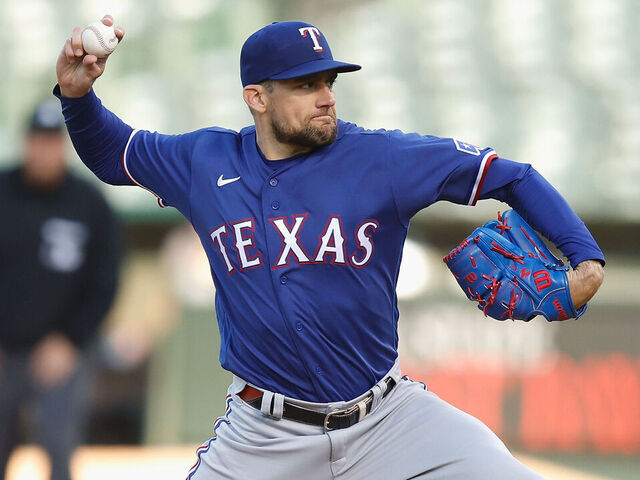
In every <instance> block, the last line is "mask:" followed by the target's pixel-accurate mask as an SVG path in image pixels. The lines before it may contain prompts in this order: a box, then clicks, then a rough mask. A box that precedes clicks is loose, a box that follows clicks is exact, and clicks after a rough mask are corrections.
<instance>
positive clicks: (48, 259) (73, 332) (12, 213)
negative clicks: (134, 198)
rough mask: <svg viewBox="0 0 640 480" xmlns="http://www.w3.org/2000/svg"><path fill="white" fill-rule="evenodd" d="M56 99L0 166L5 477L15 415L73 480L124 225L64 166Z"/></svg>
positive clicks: (58, 471)
mask: <svg viewBox="0 0 640 480" xmlns="http://www.w3.org/2000/svg"><path fill="white" fill-rule="evenodd" d="M65 152H66V132H65V131H64V120H63V118H62V115H61V113H60V106H59V105H57V103H56V102H45V103H42V104H40V105H38V106H37V107H36V109H35V110H34V112H33V115H32V116H31V119H30V121H29V124H28V128H27V132H26V136H25V144H24V155H23V159H22V161H21V163H20V165H19V166H18V167H16V168H14V169H11V170H9V171H6V172H0V218H2V229H1V230H0V292H2V294H1V300H0V478H2V477H4V476H5V475H6V467H7V463H8V459H9V455H10V454H11V451H12V450H13V448H14V447H15V446H16V444H17V442H18V438H19V436H18V432H19V430H20V429H19V422H18V420H19V418H21V417H20V415H19V413H20V412H21V411H22V409H23V407H31V408H32V410H30V412H31V414H30V415H29V417H28V418H30V419H33V422H30V423H31V424H30V425H29V427H30V428H29V429H28V430H29V431H32V432H33V433H34V435H35V440H36V441H37V442H38V443H39V444H40V445H42V446H43V447H44V448H45V449H46V450H47V452H48V453H49V456H50V459H51V466H52V471H51V478H52V480H68V479H70V478H71V474H70V469H69V460H70V457H71V454H72V453H73V450H74V449H75V448H76V446H78V445H79V443H80V442H82V437H83V431H84V424H85V420H86V413H87V407H88V401H89V394H90V391H91V388H90V387H91V376H92V375H91V374H92V368H91V364H92V362H91V360H90V357H91V354H90V353H91V351H92V350H93V349H92V348H91V347H92V345H93V344H94V341H95V339H96V336H97V332H98V328H99V326H100V323H101V321H102V319H103V318H104V317H105V314H106V313H107V311H108V310H109V308H110V306H111V303H112V301H113V297H114V293H115V290H116V283H117V277H118V264H119V257H120V237H119V229H118V225H117V224H116V221H115V218H114V216H113V214H112V212H111V211H110V210H109V208H108V206H107V204H106V202H105V200H104V199H103V197H102V196H101V195H100V194H99V193H98V191H97V190H96V189H94V188H93V187H92V186H90V185H89V184H88V183H86V182H85V181H83V180H80V179H79V178H77V177H75V176H74V175H72V174H71V173H70V172H69V171H68V169H67V166H66V161H65Z"/></svg>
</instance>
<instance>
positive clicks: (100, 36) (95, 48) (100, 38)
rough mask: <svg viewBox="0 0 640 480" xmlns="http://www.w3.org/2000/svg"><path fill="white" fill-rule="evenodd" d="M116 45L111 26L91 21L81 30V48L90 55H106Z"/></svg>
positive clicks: (114, 34) (114, 33)
mask: <svg viewBox="0 0 640 480" xmlns="http://www.w3.org/2000/svg"><path fill="white" fill-rule="evenodd" d="M117 46H118V37H116V32H115V30H114V29H113V26H111V27H109V26H107V25H105V24H104V23H102V22H93V23H91V24H89V25H87V27H86V28H85V29H84V30H83V31H82V48H84V51H85V52H87V53H88V54H90V55H95V56H96V57H99V58H100V57H106V56H107V55H109V54H110V53H111V52H113V51H114V50H115V49H116V47H117Z"/></svg>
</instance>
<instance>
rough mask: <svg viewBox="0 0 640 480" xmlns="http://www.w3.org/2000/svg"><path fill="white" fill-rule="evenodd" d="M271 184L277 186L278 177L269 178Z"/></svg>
mask: <svg viewBox="0 0 640 480" xmlns="http://www.w3.org/2000/svg"><path fill="white" fill-rule="evenodd" d="M269 185H271V186H272V187H276V186H277V185H278V179H277V178H272V179H271V180H269Z"/></svg>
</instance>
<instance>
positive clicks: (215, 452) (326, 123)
mask: <svg viewBox="0 0 640 480" xmlns="http://www.w3.org/2000/svg"><path fill="white" fill-rule="evenodd" d="M103 22H104V23H105V24H107V25H112V22H113V20H112V18H111V17H109V16H106V17H105V18H104V19H103ZM80 33H81V29H79V28H76V29H74V31H73V35H72V37H71V38H69V39H68V40H67V41H66V43H65V46H64V49H63V51H62V52H61V54H60V56H59V58H58V63H57V75H58V85H57V86H56V87H55V90H54V94H55V95H56V96H57V97H59V98H60V100H61V102H62V109H63V113H64V115H65V118H66V122H67V128H68V130H69V133H70V135H71V138H72V140H73V143H74V146H75V148H76V150H77V152H78V154H79V155H80V157H81V159H82V160H83V161H84V163H85V164H86V165H87V166H88V167H89V168H90V169H91V170H92V171H93V172H94V173H95V174H96V175H97V176H98V177H99V178H100V179H102V180H103V181H105V182H107V183H110V184H115V185H138V186H140V187H142V188H145V189H147V190H149V191H150V192H152V193H153V194H155V195H156V196H157V197H158V202H159V203H160V205H161V206H173V207H174V208H177V209H178V210H179V211H180V212H181V213H182V214H183V215H184V216H185V217H186V218H187V219H188V220H189V221H190V222H191V224H192V225H193V227H194V229H195V231H196V232H197V233H198V235H199V237H200V240H201V242H202V245H203V247H204V249H205V251H206V253H207V256H208V260H209V263H210V266H211V273H212V277H213V281H214V283H215V285H216V301H215V309H216V315H217V319H218V324H219V329H220V335H221V339H222V341H221V348H220V362H221V364H222V365H223V367H224V368H226V369H227V370H229V371H231V372H233V374H234V380H233V383H232V385H231V386H230V387H229V392H228V393H229V395H228V396H227V398H226V412H225V414H224V416H222V417H220V418H218V419H217V420H216V421H215V423H214V425H213V430H214V435H213V437H212V438H211V439H210V440H208V441H206V442H205V443H204V444H203V445H202V446H201V447H200V448H199V449H198V451H197V461H196V463H195V465H194V466H193V468H192V469H191V471H190V472H189V473H188V478H189V479H197V480H204V479H214V478H215V479H218V478H226V479H245V478H262V479H267V478H268V479H298V478H305V479H313V480H315V479H317V480H325V479H332V478H336V479H408V478H433V479H435V478H459V479H501V478H504V479H529V478H540V477H539V475H537V474H535V473H534V472H532V471H531V470H529V469H528V468H527V467H525V466H524V465H522V464H521V463H519V462H518V461H517V460H516V459H515V458H514V457H513V456H512V455H511V454H510V453H509V451H508V450H507V449H506V447H505V446H504V444H503V443H502V442H501V441H500V440H499V439H498V438H497V437H496V436H495V435H494V434H493V433H492V432H491V431H490V430H489V429H488V428H487V427H486V426H484V425H483V424H482V423H481V422H480V421H478V420H477V419H475V418H473V417H471V416H469V415H467V414H466V413H463V412H461V411H460V410H457V409H456V408H454V407H452V406H451V405H449V404H447V403H445V402H444V401H442V400H440V399H439V398H438V397H437V396H436V395H435V394H434V393H432V392H430V391H428V390H427V389H426V387H425V386H424V385H423V384H421V383H414V382H413V381H411V380H409V379H407V378H403V377H402V376H401V373H400V369H399V367H398V359H397V346H398V334H397V328H396V327H397V321H398V308H397V301H396V295H395V285H396V281H397V277H398V268H399V265H400V259H401V255H402V247H403V242H404V240H405V237H406V235H407V227H408V225H409V221H410V220H411V217H412V216H413V215H414V214H415V213H416V212H418V211H419V210H421V209H423V208H425V207H427V206H428V205H430V204H432V203H434V202H436V201H439V200H447V201H450V202H455V203H459V204H467V205H473V204H475V203H476V202H477V201H478V200H479V199H484V198H496V199H499V200H502V201H505V202H508V203H509V204H510V205H511V206H513V208H514V209H516V210H517V211H518V212H519V213H520V214H521V215H522V217H523V218H524V219H525V220H527V221H528V222H530V223H531V225H533V227H534V228H536V229H537V230H538V231H540V232H541V233H542V234H544V235H545V236H547V237H548V238H549V239H550V240H551V241H553V242H554V243H555V244H556V245H557V246H558V247H559V248H560V249H561V250H562V252H563V253H564V254H565V255H566V256H567V257H568V258H569V260H570V262H571V265H573V266H574V269H573V270H571V271H569V272H568V273H567V274H566V275H565V278H568V280H569V286H570V290H571V292H570V293H571V297H572V299H573V303H574V306H575V307H582V306H583V305H584V304H585V303H586V302H587V300H588V299H589V298H591V296H592V295H593V294H594V293H595V292H596V290H597V289H598V287H599V285H600V283H601V281H602V277H603V268H602V265H603V264H604V257H603V255H602V252H601V251H600V249H599V248H598V246H597V244H596V242H595V241H594V239H593V238H592V236H591V234H590V233H589V231H588V230H587V229H586V227H585V226H584V224H583V223H582V222H581V221H580V219H579V218H578V217H577V216H576V215H575V214H574V213H573V211H572V210H571V208H570V207H569V206H568V204H567V203H566V202H565V201H564V200H563V198H562V197H561V196H560V195H559V194H558V192H557V191H555V190H554V189H553V187H551V186H550V185H549V184H548V183H547V182H546V181H545V180H544V179H543V178H542V177H541V176H540V175H539V174H538V173H537V172H536V171H535V170H534V169H533V168H532V167H531V166H530V165H524V164H520V163H515V162H512V161H509V160H505V159H502V158H499V157H498V156H497V155H496V153H495V152H494V151H493V150H491V149H479V148H477V147H475V146H473V145H469V144H467V143H463V142H460V141H456V140H453V139H446V138H437V137H432V136H421V135H417V134H405V133H402V132H400V131H386V130H375V131H372V130H366V129H364V128H361V127H359V126H357V125H354V124H352V123H347V122H343V121H341V120H338V119H337V116H336V98H335V94H334V91H333V83H334V81H335V79H336V76H337V74H339V73H344V72H352V71H356V70H359V69H360V66H358V65H355V64H351V63H343V62H339V61H336V60H334V59H333V56H332V54H331V50H330V49H329V44H328V43H327V39H326V37H325V36H324V34H323V33H322V32H321V31H320V30H319V29H318V28H317V27H315V26H313V25H310V24H308V23H303V22H281V23H273V24H271V25H267V26H266V27H264V28H262V29H260V30H258V31H257V32H256V33H254V34H253V35H251V36H250V37H249V38H248V39H247V40H246V42H245V43H244V45H243V47H242V52H241V55H240V71H241V73H240V76H241V80H242V85H243V87H244V88H243V97H244V100H245V102H246V104H247V105H248V107H249V109H250V110H251V114H252V115H253V118H254V122H255V125H253V126H249V127H246V128H243V129H242V130H241V131H240V132H235V131H231V130H226V129H223V128H218V127H211V128H204V129H202V130H198V131H195V132H191V133H186V134H184V135H173V136H168V135H161V134H158V133H151V132H148V131H145V130H138V129H134V128H132V127H130V126H129V125H127V124H125V123H124V122H123V121H121V120H120V119H119V118H118V117H117V116H116V115H115V114H113V113H112V112H110V111H109V110H107V109H106V108H105V107H103V106H102V105H101V102H100V101H99V100H98V98H97V97H96V95H95V93H94V92H93V90H92V85H93V83H94V81H95V80H96V79H97V78H98V77H99V76H100V75H101V74H102V73H103V71H104V68H105V61H106V60H105V59H98V58H96V57H95V56H92V55H86V54H85V53H84V52H83V50H82V44H81V39H80ZM117 35H118V37H119V38H122V37H123V35H124V31H123V30H122V29H121V28H117ZM541 408H544V406H543V405H541Z"/></svg>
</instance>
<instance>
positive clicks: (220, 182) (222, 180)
mask: <svg viewBox="0 0 640 480" xmlns="http://www.w3.org/2000/svg"><path fill="white" fill-rule="evenodd" d="M222 177H223V175H220V176H219V177H218V186H219V187H224V186H225V185H227V184H229V183H233V182H235V181H236V180H240V177H236V178H222Z"/></svg>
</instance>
